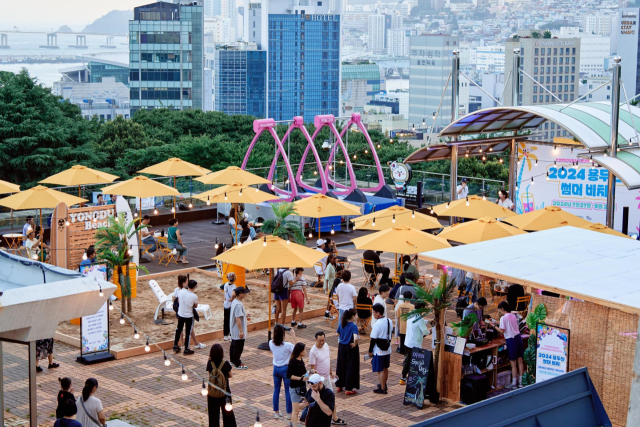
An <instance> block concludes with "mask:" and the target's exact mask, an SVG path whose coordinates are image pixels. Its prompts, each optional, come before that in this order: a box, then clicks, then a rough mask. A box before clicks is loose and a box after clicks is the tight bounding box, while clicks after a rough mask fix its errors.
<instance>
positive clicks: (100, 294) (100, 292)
mask: <svg viewBox="0 0 640 427" xmlns="http://www.w3.org/2000/svg"><path fill="white" fill-rule="evenodd" d="M98 286H100V285H98ZM98 296H99V297H103V296H104V292H102V286H100V291H99V292H98Z"/></svg>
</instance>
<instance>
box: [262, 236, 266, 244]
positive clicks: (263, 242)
mask: <svg viewBox="0 0 640 427" xmlns="http://www.w3.org/2000/svg"><path fill="white" fill-rule="evenodd" d="M262 246H267V237H266V236H265V238H264V240H263V241H262Z"/></svg>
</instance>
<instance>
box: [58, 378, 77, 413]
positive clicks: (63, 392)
mask: <svg viewBox="0 0 640 427" xmlns="http://www.w3.org/2000/svg"><path fill="white" fill-rule="evenodd" d="M58 381H60V391H59V392H58V407H57V408H56V419H60V418H62V417H64V413H63V412H64V411H63V409H64V408H63V404H64V403H65V402H66V401H67V400H69V399H71V401H73V402H75V401H76V398H75V396H74V395H73V387H72V386H71V378H69V377H64V378H58Z"/></svg>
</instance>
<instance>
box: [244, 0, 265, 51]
mask: <svg viewBox="0 0 640 427" xmlns="http://www.w3.org/2000/svg"><path fill="white" fill-rule="evenodd" d="M267 6H268V3H267V2H265V3H264V4H263V3H262V2H261V1H255V2H251V3H249V4H248V7H247V11H246V12H245V15H244V18H245V19H244V21H245V23H244V40H245V41H246V42H248V43H255V44H256V46H257V47H258V49H259V50H261V49H264V50H266V48H267V43H268V41H267V35H268V33H267V30H266V28H267V15H268V12H267Z"/></svg>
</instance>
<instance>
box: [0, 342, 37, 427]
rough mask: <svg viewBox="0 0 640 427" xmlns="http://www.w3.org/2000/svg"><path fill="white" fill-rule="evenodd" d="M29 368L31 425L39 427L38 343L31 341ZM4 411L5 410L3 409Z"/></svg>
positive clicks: (29, 345) (29, 346)
mask: <svg viewBox="0 0 640 427" xmlns="http://www.w3.org/2000/svg"><path fill="white" fill-rule="evenodd" d="M27 348H28V352H29V356H28V361H29V362H28V365H27V366H28V367H29V425H30V426H32V427H37V426H38V384H37V380H36V342H35V341H29V343H28V345H27ZM3 410H4V408H3Z"/></svg>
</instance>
